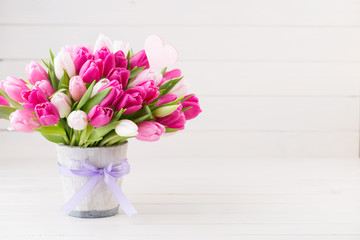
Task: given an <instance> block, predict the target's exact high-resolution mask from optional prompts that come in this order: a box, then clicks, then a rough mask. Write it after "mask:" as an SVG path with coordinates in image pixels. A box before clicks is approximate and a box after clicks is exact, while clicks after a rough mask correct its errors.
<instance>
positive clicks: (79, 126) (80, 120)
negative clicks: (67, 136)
mask: <svg viewBox="0 0 360 240" xmlns="http://www.w3.org/2000/svg"><path fill="white" fill-rule="evenodd" d="M67 123H68V125H69V127H71V128H72V129H75V130H83V129H85V128H86V126H87V124H88V119H87V114H86V113H85V112H84V111H81V110H76V111H72V112H71V113H70V115H69V116H68V118H67Z"/></svg>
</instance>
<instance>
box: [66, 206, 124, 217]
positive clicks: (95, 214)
mask: <svg viewBox="0 0 360 240" xmlns="http://www.w3.org/2000/svg"><path fill="white" fill-rule="evenodd" d="M118 212H119V206H117V207H115V208H112V209H109V210H100V211H98V210H92V211H75V210H73V211H71V212H70V213H69V215H70V216H72V217H77V218H103V217H111V216H114V215H116V214H118Z"/></svg>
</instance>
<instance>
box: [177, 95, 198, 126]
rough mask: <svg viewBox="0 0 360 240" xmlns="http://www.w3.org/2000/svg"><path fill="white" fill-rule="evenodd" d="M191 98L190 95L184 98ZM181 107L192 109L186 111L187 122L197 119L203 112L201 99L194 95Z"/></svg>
mask: <svg viewBox="0 0 360 240" xmlns="http://www.w3.org/2000/svg"><path fill="white" fill-rule="evenodd" d="M189 96H190V95H187V96H185V97H184V98H187V97H189ZM181 105H182V106H183V108H187V107H191V108H189V109H187V110H185V111H184V114H185V119H186V120H190V119H193V118H196V117H197V116H198V115H199V114H200V113H201V112H202V110H201V108H200V105H199V99H198V98H197V97H196V96H195V95H192V96H191V97H190V98H189V99H187V100H185V101H184V102H182V103H181Z"/></svg>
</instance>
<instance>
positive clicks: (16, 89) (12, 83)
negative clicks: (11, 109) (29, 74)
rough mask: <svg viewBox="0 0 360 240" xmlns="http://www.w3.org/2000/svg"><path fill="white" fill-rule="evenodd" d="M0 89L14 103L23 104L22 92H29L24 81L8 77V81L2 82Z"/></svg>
mask: <svg viewBox="0 0 360 240" xmlns="http://www.w3.org/2000/svg"><path fill="white" fill-rule="evenodd" d="M0 88H1V89H2V90H3V91H4V92H5V93H6V94H7V95H8V96H9V97H10V98H11V99H12V100H14V101H16V102H20V103H21V102H23V99H22V97H21V92H22V91H24V90H29V88H28V87H27V86H26V83H25V82H24V80H22V79H17V78H15V77H7V78H6V80H3V81H1V82H0Z"/></svg>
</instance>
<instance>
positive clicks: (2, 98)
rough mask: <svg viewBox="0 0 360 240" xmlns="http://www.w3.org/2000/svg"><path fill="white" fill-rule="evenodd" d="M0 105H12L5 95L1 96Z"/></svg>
mask: <svg viewBox="0 0 360 240" xmlns="http://www.w3.org/2000/svg"><path fill="white" fill-rule="evenodd" d="M0 105H1V106H10V104H9V101H8V100H7V99H6V98H5V97H3V96H0Z"/></svg>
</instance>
